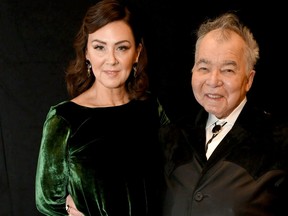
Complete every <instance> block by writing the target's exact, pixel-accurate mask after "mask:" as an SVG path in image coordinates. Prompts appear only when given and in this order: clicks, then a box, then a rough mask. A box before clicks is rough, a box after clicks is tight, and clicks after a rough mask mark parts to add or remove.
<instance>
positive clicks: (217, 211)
mask: <svg viewBox="0 0 288 216" xmlns="http://www.w3.org/2000/svg"><path fill="white" fill-rule="evenodd" d="M258 59H259V47H258V44H257V42H256V41H255V39H254V38H253V34H252V33H251V32H250V30H249V29H248V28H247V27H246V26H244V25H243V24H242V23H241V22H240V21H239V19H238V17H237V16H236V15H235V14H232V13H226V14H223V15H222V16H219V17H217V18H216V19H214V20H208V21H207V22H205V23H203V24H202V25H201V26H200V28H199V30H198V33H197V42H196V52H195V63H194V66H193V69H192V79H191V85H192V89H193V93H194V96H195V98H196V100H197V102H198V103H199V104H200V105H201V106H202V107H203V109H201V110H200V112H199V114H198V115H197V117H196V120H195V122H193V123H189V120H188V121H187V118H186V120H185V121H180V122H178V123H176V124H174V125H170V126H169V127H166V128H163V129H162V131H161V133H160V139H161V141H162V142H163V145H164V148H165V158H166V165H165V171H166V180H167V192H166V197H165V202H164V215H165V216H184V215H185V216H194V215H195V216H230V215H231V216H232V215H237V216H239V215H241V216H242V215H243V216H250V215H257V216H258V215H261V216H263V215H264V216H268V215H269V216H270V215H273V216H274V215H281V216H283V215H288V211H287V210H288V208H287V207H286V206H285V205H284V200H285V199H286V198H285V197H286V195H287V162H286V161H287V159H286V158H285V157H287V156H288V154H287V136H288V135H287V126H285V124H286V123H287V122H283V124H282V123H281V125H280V124H279V123H280V122H276V121H275V120H273V118H274V117H273V115H272V114H270V113H268V112H265V111H263V110H261V109H258V108H256V106H254V105H253V104H252V101H249V102H248V96H247V92H248V91H249V90H250V88H251V86H252V83H253V79H254V76H255V69H254V67H255V65H256V62H257V60H258ZM286 125H287V124H286ZM285 140H286V141H285Z"/></svg>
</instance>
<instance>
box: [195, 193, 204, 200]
mask: <svg viewBox="0 0 288 216" xmlns="http://www.w3.org/2000/svg"><path fill="white" fill-rule="evenodd" d="M194 199H195V200H196V201H198V202H199V201H201V200H202V199H203V194H202V193H201V192H197V193H196V194H195V196H194Z"/></svg>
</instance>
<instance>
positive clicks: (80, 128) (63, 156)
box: [36, 98, 169, 216]
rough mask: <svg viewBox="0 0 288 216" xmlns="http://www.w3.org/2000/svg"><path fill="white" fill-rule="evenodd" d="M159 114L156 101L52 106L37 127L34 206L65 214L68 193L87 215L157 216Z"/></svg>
mask: <svg viewBox="0 0 288 216" xmlns="http://www.w3.org/2000/svg"><path fill="white" fill-rule="evenodd" d="M168 121H169V120H168V118H167V116H166V115H165V112H164V111H163V109H162V107H161V105H159V103H158V101H157V99H155V98H154V99H153V98H150V99H148V100H145V101H136V100H132V101H130V102H129V103H128V104H124V105H121V106H115V107H105V108H101V107H100V108H88V107H83V106H79V105H77V104H75V103H73V102H70V101H64V102H62V103H60V104H58V105H56V106H52V107H51V109H50V111H49V113H48V115H47V119H46V121H45V123H44V127H43V136H42V141H41V147H40V152H39V159H38V167H37V173H36V206H37V209H38V210H39V211H40V212H42V213H43V214H44V215H51V216H58V215H67V212H66V210H65V200H66V196H67V195H68V194H71V196H72V198H73V200H74V202H75V204H76V206H77V208H78V210H80V211H81V212H82V213H84V215H89V216H98V215H99V216H100V215H101V216H108V215H109V216H120V215H121V216H159V215H161V200H162V199H161V198H162V197H161V196H162V188H163V182H164V178H163V176H162V162H163V161H162V159H163V158H162V157H161V155H162V153H161V148H160V145H159V143H158V142H157V140H158V129H159V127H160V125H162V124H166V123H167V122H168Z"/></svg>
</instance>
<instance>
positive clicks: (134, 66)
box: [132, 62, 138, 78]
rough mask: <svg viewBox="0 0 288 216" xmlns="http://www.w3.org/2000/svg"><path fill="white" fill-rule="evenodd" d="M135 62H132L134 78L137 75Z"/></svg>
mask: <svg viewBox="0 0 288 216" xmlns="http://www.w3.org/2000/svg"><path fill="white" fill-rule="evenodd" d="M137 64H138V63H137V62H135V63H134V64H133V67H132V68H133V75H134V78H136V77H137Z"/></svg>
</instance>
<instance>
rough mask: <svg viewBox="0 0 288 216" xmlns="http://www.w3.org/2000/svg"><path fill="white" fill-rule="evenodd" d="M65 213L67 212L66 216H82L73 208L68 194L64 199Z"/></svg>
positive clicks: (72, 202) (73, 205)
mask: <svg viewBox="0 0 288 216" xmlns="http://www.w3.org/2000/svg"><path fill="white" fill-rule="evenodd" d="M66 211H67V212H68V216H84V214H83V213H82V212H80V211H78V209H77V208H76V206H75V203H74V201H73V199H72V197H71V196H70V194H69V195H68V196H67V197H66Z"/></svg>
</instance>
